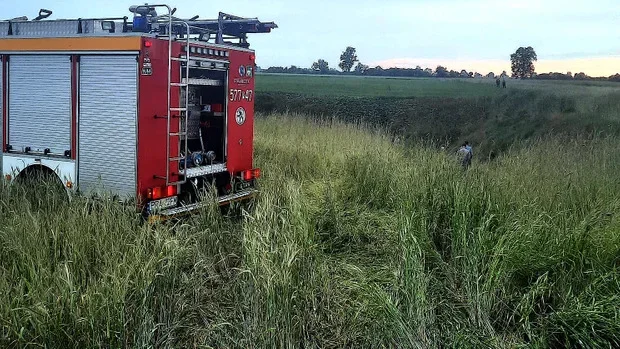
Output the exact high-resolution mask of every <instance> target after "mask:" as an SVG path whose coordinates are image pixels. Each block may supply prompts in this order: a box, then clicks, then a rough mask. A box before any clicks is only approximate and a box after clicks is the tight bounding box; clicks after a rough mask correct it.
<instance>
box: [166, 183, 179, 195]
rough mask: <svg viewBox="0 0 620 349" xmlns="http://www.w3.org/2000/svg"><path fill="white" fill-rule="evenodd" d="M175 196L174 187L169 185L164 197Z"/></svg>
mask: <svg viewBox="0 0 620 349" xmlns="http://www.w3.org/2000/svg"><path fill="white" fill-rule="evenodd" d="M175 195H177V187H175V186H174V185H169V186H168V188H166V196H167V197H170V196H175Z"/></svg>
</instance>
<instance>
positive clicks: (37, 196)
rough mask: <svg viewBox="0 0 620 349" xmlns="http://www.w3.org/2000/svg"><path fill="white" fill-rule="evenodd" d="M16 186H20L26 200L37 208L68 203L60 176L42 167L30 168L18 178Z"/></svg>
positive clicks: (23, 171)
mask: <svg viewBox="0 0 620 349" xmlns="http://www.w3.org/2000/svg"><path fill="white" fill-rule="evenodd" d="M15 184H16V185H18V186H20V187H21V189H22V190H23V191H24V193H25V195H26V199H27V200H29V201H30V203H31V204H32V205H33V206H35V207H37V208H42V207H46V206H48V207H54V206H55V204H58V203H67V202H68V201H69V195H68V193H67V190H66V189H65V186H64V184H63V183H62V181H61V180H60V178H58V175H57V174H56V173H55V172H54V171H53V170H51V169H50V168H48V167H45V166H42V165H33V166H28V167H26V168H25V169H23V170H22V171H21V172H20V173H19V175H17V177H15Z"/></svg>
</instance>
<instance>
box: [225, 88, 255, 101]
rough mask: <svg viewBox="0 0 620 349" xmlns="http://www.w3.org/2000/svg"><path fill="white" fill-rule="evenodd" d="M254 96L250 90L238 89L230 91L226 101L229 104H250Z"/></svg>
mask: <svg viewBox="0 0 620 349" xmlns="http://www.w3.org/2000/svg"><path fill="white" fill-rule="evenodd" d="M253 95H254V91H252V90H245V91H243V90H238V89H230V93H229V94H228V99H229V100H230V101H231V102H239V101H245V102H251V101H252V98H253Z"/></svg>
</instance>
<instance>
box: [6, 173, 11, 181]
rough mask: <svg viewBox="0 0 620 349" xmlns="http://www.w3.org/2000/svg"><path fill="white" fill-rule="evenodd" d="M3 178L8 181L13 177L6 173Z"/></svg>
mask: <svg viewBox="0 0 620 349" xmlns="http://www.w3.org/2000/svg"><path fill="white" fill-rule="evenodd" d="M4 178H5V179H6V180H7V181H10V180H11V178H13V177H11V175H10V174H8V175H4Z"/></svg>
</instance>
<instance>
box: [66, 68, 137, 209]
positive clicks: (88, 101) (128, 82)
mask: <svg viewBox="0 0 620 349" xmlns="http://www.w3.org/2000/svg"><path fill="white" fill-rule="evenodd" d="M137 76H138V63H137V61H136V56H82V57H81V58H80V81H79V83H80V91H79V93H80V104H79V105H80V108H79V131H78V132H79V141H78V163H79V166H78V178H79V182H78V184H79V186H80V189H81V190H83V191H93V190H95V191H101V190H103V191H106V192H113V193H115V194H119V195H122V196H125V197H135V193H136V121H137Z"/></svg>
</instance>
